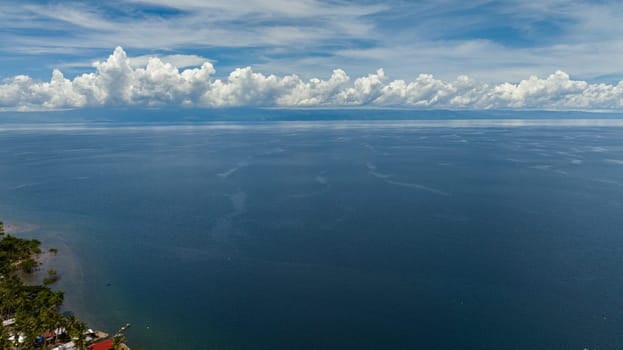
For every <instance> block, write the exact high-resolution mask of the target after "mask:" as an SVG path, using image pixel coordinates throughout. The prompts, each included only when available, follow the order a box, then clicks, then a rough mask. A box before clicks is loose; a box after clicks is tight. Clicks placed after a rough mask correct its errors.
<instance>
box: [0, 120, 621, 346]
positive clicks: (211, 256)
mask: <svg viewBox="0 0 623 350" xmlns="http://www.w3.org/2000/svg"><path fill="white" fill-rule="evenodd" d="M619 124H621V123H619ZM621 125H623V124H621ZM621 125H617V121H614V122H613V121H610V122H598V121H586V122H578V121H572V122H565V120H556V121H550V122H545V123H538V122H536V123H535V122H525V121H517V120H515V121H497V122H493V121H473V120H472V121H443V120H437V121H432V122H425V121H416V122H410V121H401V122H383V121H378V122H357V121H347V122H344V121H342V122H340V121H322V122H321V121H316V122H276V121H271V122H219V123H206V122H197V123H192V122H191V123H183V124H175V123H173V124H170V123H169V124H158V125H154V124H151V123H134V124H132V125H125V124H115V123H111V124H106V123H103V124H102V123H92V124H89V123H83V124H49V125H14V124H11V125H0V217H2V218H3V219H4V220H5V221H9V222H14V223H17V224H19V225H22V226H25V227H36V228H35V229H32V230H30V231H27V232H24V233H22V234H23V235H27V236H35V237H39V238H42V239H43V240H44V242H46V244H49V245H50V246H57V247H60V253H59V255H58V256H57V257H56V258H52V261H51V262H50V264H53V265H54V264H56V266H58V269H59V271H60V272H61V280H60V282H59V285H58V286H59V288H61V289H64V290H65V291H66V304H67V307H68V308H69V309H71V310H73V311H75V312H77V313H78V315H79V316H81V317H82V318H84V319H87V320H88V321H89V322H90V324H91V325H92V326H94V327H97V328H102V329H104V330H106V331H109V332H114V331H115V330H116V328H118V327H120V326H121V325H122V324H124V323H126V322H129V323H131V324H132V327H131V328H130V330H129V331H128V333H127V338H128V340H129V341H130V343H131V344H134V345H139V346H142V347H144V348H147V349H346V348H348V349H415V348H429V349H584V348H588V349H615V348H619V347H620V346H621V344H622V343H623V313H622V310H623V231H622V230H623V215H621V213H623V127H621ZM48 242H49V243H48Z"/></svg>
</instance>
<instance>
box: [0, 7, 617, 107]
mask: <svg viewBox="0 0 623 350" xmlns="http://www.w3.org/2000/svg"><path fill="white" fill-rule="evenodd" d="M0 23H2V24H0V41H1V42H2V43H3V44H2V45H1V46H0V51H2V52H1V54H0V67H1V68H0V78H2V79H7V78H11V77H13V76H16V75H19V74H22V75H27V76H29V77H31V78H33V79H34V80H36V81H49V80H50V76H51V75H52V70H53V69H59V70H60V71H62V72H63V74H64V78H68V79H73V78H74V77H76V76H79V75H81V74H83V73H89V72H93V66H92V65H93V62H94V61H105V60H107V59H108V57H109V55H110V54H111V52H112V51H113V50H114V49H115V48H116V47H118V46H119V47H122V48H123V49H124V52H125V54H126V55H127V56H128V57H129V59H130V60H133V62H134V63H133V66H138V65H140V64H147V62H148V57H149V56H158V57H160V59H161V60H162V61H163V62H169V63H171V64H173V65H175V66H176V67H177V68H179V69H180V70H182V69H184V68H186V67H197V66H200V65H201V64H202V62H205V61H209V62H210V63H211V64H213V66H214V68H215V69H216V72H215V73H213V74H212V75H211V77H212V79H226V78H227V76H228V75H229V74H230V73H231V72H232V71H234V70H235V69H236V68H238V67H246V66H250V67H252V70H253V71H254V72H261V73H263V74H264V75H269V74H275V75H277V76H280V77H281V76H287V75H290V74H296V75H297V76H298V77H300V78H301V79H303V80H307V79H310V78H315V77H317V78H320V79H323V80H327V79H330V77H331V75H332V71H333V70H334V69H342V70H344V71H345V72H346V73H347V74H348V75H349V78H352V79H350V81H355V78H356V77H362V76H366V75H367V74H370V73H372V74H374V73H375V72H376V71H377V69H378V68H383V73H384V79H387V80H388V81H392V80H405V81H406V82H412V81H414V80H416V79H418V77H419V76H420V74H431V75H432V76H434V77H435V78H436V79H441V80H443V81H448V82H452V81H454V80H455V79H457V76H460V75H467V76H469V77H470V78H471V79H474V80H476V81H479V82H482V83H488V84H502V83H504V82H510V83H514V84H517V83H519V82H520V81H521V80H523V79H528V78H529V77H530V76H532V75H536V76H538V77H540V78H543V79H546V78H547V77H548V76H549V75H551V74H553V73H555V72H556V71H558V70H560V71H563V72H565V73H566V74H568V75H569V76H570V79H576V80H582V81H585V82H587V83H589V84H597V83H607V84H610V85H612V86H616V85H617V84H618V83H619V81H620V80H621V79H623V64H621V62H623V39H621V38H623V25H621V23H623V2H620V1H577V0H552V1H549V0H541V1H529V0H528V1H519V0H518V1H514V0H509V1H483V0H474V1H458V0H437V1H400V0H390V1H383V2H379V1H339V0H330V1H324V0H302V1H287V0H247V1H243V0H213V1H207V0H206V1H202V0H129V1H119V0H111V1H27V0H26V1H24V0H22V1H12V0H5V1H2V3H0ZM5 84H8V83H7V82H6V81H5ZM615 93H617V92H616V91H615ZM0 98H1V97H0ZM4 105H5V106H7V105H10V104H9V103H4Z"/></svg>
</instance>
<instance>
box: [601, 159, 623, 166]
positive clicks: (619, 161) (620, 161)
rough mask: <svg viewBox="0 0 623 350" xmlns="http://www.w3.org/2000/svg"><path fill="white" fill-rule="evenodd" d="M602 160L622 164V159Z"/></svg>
mask: <svg viewBox="0 0 623 350" xmlns="http://www.w3.org/2000/svg"><path fill="white" fill-rule="evenodd" d="M604 162H608V163H612V164H619V165H623V160H620V159H604Z"/></svg>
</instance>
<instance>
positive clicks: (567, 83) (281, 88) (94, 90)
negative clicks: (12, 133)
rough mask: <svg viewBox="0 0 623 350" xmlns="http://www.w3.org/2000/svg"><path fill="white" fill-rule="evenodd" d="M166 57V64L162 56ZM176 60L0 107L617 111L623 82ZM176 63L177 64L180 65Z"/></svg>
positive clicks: (114, 64) (110, 66)
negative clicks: (274, 69)
mask: <svg viewBox="0 0 623 350" xmlns="http://www.w3.org/2000/svg"><path fill="white" fill-rule="evenodd" d="M167 57H169V58H170V57H171V56H167ZM179 57H182V59H180V60H176V59H168V60H167V59H166V58H158V57H151V58H148V59H147V60H146V62H144V64H143V65H142V66H140V67H137V66H136V64H137V61H136V60H133V59H131V58H128V56H127V55H126V53H125V51H124V50H123V49H122V48H121V47H118V48H116V49H115V50H114V52H113V53H112V54H111V55H110V57H108V59H107V60H106V61H101V62H96V63H94V65H93V66H94V68H95V72H92V73H85V74H82V75H79V76H77V77H75V78H74V79H72V80H70V79H67V78H65V77H64V76H63V74H62V73H61V71H59V70H54V71H53V73H52V78H51V80H50V81H49V82H39V81H35V80H33V79H32V78H30V77H28V76H25V75H18V76H15V77H12V78H9V79H5V80H4V82H3V83H2V84H0V107H2V108H4V109H7V108H10V109H15V110H27V109H42V108H43V109H60V108H80V107H87V106H194V107H232V106H268V107H297V106H305V107H340V106H379V107H382V106H400V107H412V108H452V109H492V108H499V109H504V108H515V109H615V110H616V109H623V81H621V82H619V83H618V84H616V85H609V84H589V83H587V82H585V81H581V80H572V79H571V78H570V77H569V75H568V74H567V73H565V72H563V71H556V72H555V73H553V74H551V75H549V76H548V77H546V78H544V79H543V78H539V77H536V76H531V77H529V78H528V79H525V80H521V81H520V82H519V83H516V84H514V83H501V84H487V83H483V82H479V81H476V80H474V79H472V78H470V77H467V76H459V77H457V78H456V79H455V80H453V81H444V80H440V79H436V78H435V77H433V76H432V75H429V74H420V75H419V76H418V77H417V78H416V79H415V80H413V81H411V82H407V81H405V80H390V79H388V78H387V77H386V76H385V72H384V71H383V69H379V70H378V71H376V72H375V73H372V74H369V75H367V76H364V77H360V78H357V79H354V81H352V82H351V79H350V77H349V76H348V75H347V74H346V72H344V71H343V70H341V69H336V70H334V71H333V73H332V75H331V76H330V78H329V79H327V80H322V79H317V78H314V79H309V80H303V79H301V78H300V77H298V76H297V75H284V76H277V75H272V74H271V75H264V74H262V73H258V72H254V71H253V70H252V69H251V67H245V68H237V69H235V70H234V71H232V72H231V73H230V74H229V75H228V76H227V78H225V79H215V78H214V77H213V75H214V74H215V72H216V71H215V69H214V66H213V65H212V64H211V63H210V62H208V61H205V62H203V63H201V64H200V65H199V63H200V62H198V61H197V58H196V57H194V56H190V57H191V59H190V61H192V65H193V66H195V68H188V69H184V70H180V69H179V68H178V66H176V64H174V63H175V62H178V64H180V65H186V64H188V61H185V59H186V57H189V56H179ZM141 59H143V58H141ZM179 62H181V63H179Z"/></svg>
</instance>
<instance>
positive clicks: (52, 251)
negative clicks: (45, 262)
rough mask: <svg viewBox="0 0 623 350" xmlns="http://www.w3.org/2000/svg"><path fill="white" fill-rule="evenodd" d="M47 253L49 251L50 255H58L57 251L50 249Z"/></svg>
mask: <svg viewBox="0 0 623 350" xmlns="http://www.w3.org/2000/svg"><path fill="white" fill-rule="evenodd" d="M49 251H50V253H52V254H54V255H56V254H57V253H58V249H56V248H50V250H49Z"/></svg>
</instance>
